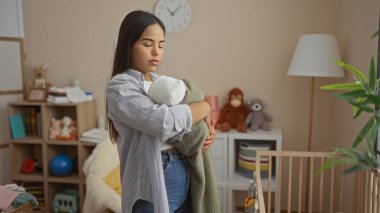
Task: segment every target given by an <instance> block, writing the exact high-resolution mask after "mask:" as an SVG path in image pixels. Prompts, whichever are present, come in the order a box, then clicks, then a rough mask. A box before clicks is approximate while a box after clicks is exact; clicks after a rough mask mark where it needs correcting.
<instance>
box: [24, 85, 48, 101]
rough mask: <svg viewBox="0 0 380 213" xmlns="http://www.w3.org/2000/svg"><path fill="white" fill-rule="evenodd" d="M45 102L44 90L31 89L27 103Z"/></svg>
mask: <svg viewBox="0 0 380 213" xmlns="http://www.w3.org/2000/svg"><path fill="white" fill-rule="evenodd" d="M45 100H46V90H45V89H42V88H41V89H40V88H31V89H30V91H29V96H28V101H37V102H42V101H45Z"/></svg>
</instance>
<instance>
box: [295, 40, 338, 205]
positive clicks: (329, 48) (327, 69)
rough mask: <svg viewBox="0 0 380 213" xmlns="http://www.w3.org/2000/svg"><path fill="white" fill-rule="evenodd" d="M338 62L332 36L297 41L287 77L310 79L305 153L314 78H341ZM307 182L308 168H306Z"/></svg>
mask: <svg viewBox="0 0 380 213" xmlns="http://www.w3.org/2000/svg"><path fill="white" fill-rule="evenodd" d="M335 60H340V56H339V50H338V45H337V42H336V39H335V37H334V36H331V35H325V34H307V35H302V36H301V37H300V39H299V41H298V44H297V47H296V50H295V52H294V55H293V58H292V62H291V64H290V67H289V70H288V75H289V76H303V77H311V91H310V111H309V132H308V141H307V142H308V144H307V151H311V145H312V143H311V142H312V133H313V112H314V87H315V77H333V78H336V77H343V76H344V74H343V70H342V68H341V67H339V66H338V65H336V64H335V63H334V61H335ZM306 175H307V180H308V179H309V175H310V167H309V166H308V167H307V174H306ZM311 186H312V184H309V183H308V182H307V183H306V209H307V210H308V211H309V212H310V211H311V208H312V207H311V206H310V205H309V204H310V203H311V201H310V200H309V199H310V196H309V193H310V191H311V189H309V187H311Z"/></svg>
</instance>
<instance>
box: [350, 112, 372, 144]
mask: <svg viewBox="0 0 380 213" xmlns="http://www.w3.org/2000/svg"><path fill="white" fill-rule="evenodd" d="M374 120H375V118H374V117H372V118H371V119H369V120H368V122H367V123H366V124H365V125H364V127H363V128H362V129H361V130H360V132H359V134H358V136H357V137H356V139H355V141H354V143H353V144H352V148H355V147H357V146H358V145H359V144H360V142H361V141H362V140H363V138H364V137H365V136H366V134H367V132H368V130H369V129H371V127H372V125H373V124H374Z"/></svg>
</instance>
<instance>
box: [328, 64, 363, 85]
mask: <svg viewBox="0 0 380 213" xmlns="http://www.w3.org/2000/svg"><path fill="white" fill-rule="evenodd" d="M335 63H336V64H337V65H338V66H341V67H343V68H344V69H345V70H347V71H349V72H351V73H352V74H354V76H356V77H357V78H358V80H360V82H361V83H362V84H364V83H365V82H367V79H366V77H365V76H364V74H363V72H361V71H360V70H359V69H358V68H356V67H354V66H351V65H349V64H346V63H344V62H343V61H340V60H337V61H335Z"/></svg>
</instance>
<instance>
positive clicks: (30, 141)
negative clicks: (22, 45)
mask: <svg viewBox="0 0 380 213" xmlns="http://www.w3.org/2000/svg"><path fill="white" fill-rule="evenodd" d="M11 143H15V144H41V143H44V140H43V139H42V138H34V137H27V138H22V139H17V140H11Z"/></svg>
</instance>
